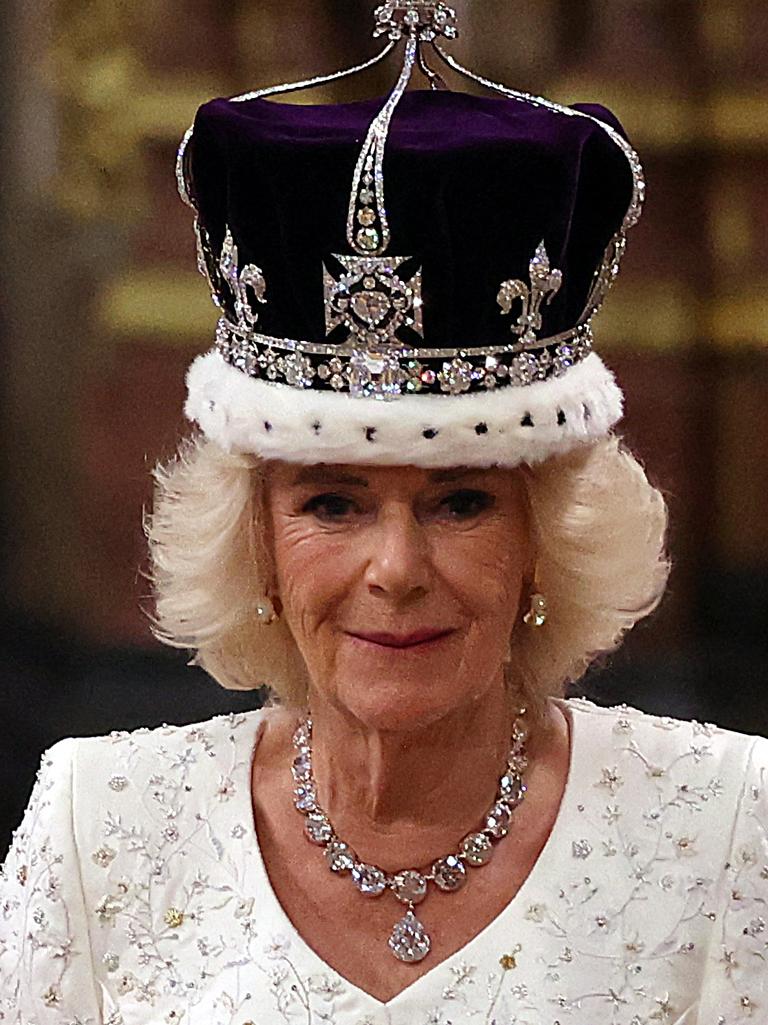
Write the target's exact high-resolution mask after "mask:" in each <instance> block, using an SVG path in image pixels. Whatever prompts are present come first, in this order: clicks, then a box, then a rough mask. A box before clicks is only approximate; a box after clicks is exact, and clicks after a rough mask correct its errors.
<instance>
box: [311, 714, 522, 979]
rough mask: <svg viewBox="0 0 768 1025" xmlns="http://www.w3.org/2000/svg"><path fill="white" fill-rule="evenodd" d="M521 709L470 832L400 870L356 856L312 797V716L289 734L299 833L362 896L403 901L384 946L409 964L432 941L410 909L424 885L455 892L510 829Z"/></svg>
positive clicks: (516, 799) (518, 796) (517, 791)
mask: <svg viewBox="0 0 768 1025" xmlns="http://www.w3.org/2000/svg"><path fill="white" fill-rule="evenodd" d="M524 714H525V709H524V708H522V709H520V711H519V713H518V717H517V718H516V719H515V721H514V723H513V726H512V742H511V746H510V750H509V755H508V758H507V767H506V769H505V771H504V775H503V776H502V777H501V779H500V780H499V786H498V789H497V791H496V798H495V800H494V803H493V805H492V806H491V808H490V809H489V811H488V813H487V814H486V815H485V817H484V819H483V825H482V826H481V827H480V829H479V830H478V831H477V832H475V833H469V834H468V835H467V836H465V837H464V839H463V840H462V841H461V843H460V844H459V847H458V850H457V851H455V852H454V853H452V854H448V855H446V856H445V857H443V858H438V859H437V860H436V861H434V862H433V863H432V865H431V867H430V868H429V869H428V870H426V871H419V870H417V869H413V868H408V869H403V870H402V871H400V872H395V873H389V872H384V871H383V870H382V869H380V868H378V867H377V866H376V865H371V864H367V863H366V862H362V861H359V860H358V857H357V855H356V854H355V852H354V851H353V850H352V848H351V847H350V846H349V844H347V843H345V842H344V841H343V840H341V839H340V838H339V837H338V836H337V835H336V832H335V830H334V828H333V826H332V825H331V822H330V820H329V818H328V816H327V815H326V814H325V812H324V811H323V809H322V808H321V807H320V805H319V804H318V801H317V784H316V782H315V778H314V776H313V775H312V720H311V719H310V718H309V717H307V718H304V719H302V721H301V722H300V723H299V725H298V727H297V728H296V731H295V733H294V735H293V746H294V748H295V750H296V755H295V757H294V759H293V764H292V766H291V773H292V775H293V781H294V786H293V803H294V804H295V806H296V809H297V810H298V811H300V812H301V813H302V815H304V816H305V822H304V833H305V835H306V836H307V838H308V839H309V840H311V841H312V843H314V844H317V845H318V846H319V847H323V848H324V854H325V859H326V861H327V863H328V867H329V869H330V870H331V872H336V873H339V874H341V873H345V872H350V873H351V875H352V880H353V881H354V883H355V884H356V886H357V888H358V890H360V892H361V893H362V894H364V895H365V896H366V897H380V896H381V895H382V893H384V891H385V890H391V891H392V892H393V893H394V895H395V897H397V899H398V900H399V901H400V902H401V903H402V904H405V905H406V906H407V911H406V912H405V915H404V916H403V917H402V918H401V919H400V920H399V921H398V922H396V923H395V925H394V928H393V929H392V933H391V935H390V937H389V944H388V945H389V949H390V950H391V951H392V953H393V954H394V956H395V957H396V958H398V959H399V960H400V961H405V962H406V963H414V962H416V961H421V960H422V959H423V958H425V957H426V956H427V954H428V953H429V950H430V947H431V946H432V942H431V940H430V938H429V935H428V933H427V931H426V929H425V928H424V925H423V924H422V923H421V922H420V921H419V919H418V918H417V917H416V914H415V912H414V910H413V909H414V907H415V905H416V904H420V903H421V901H423V900H424V898H425V897H426V896H427V886H428V884H429V883H434V884H435V886H437V887H438V889H440V890H442V891H443V892H444V893H455V892H456V891H457V890H460V889H461V887H462V886H463V885H464V884H465V882H466V881H467V866H468V865H469V866H470V867H472V868H479V867H480V866H482V865H486V864H487V863H488V862H489V861H490V859H491V856H492V855H493V851H494V847H493V843H494V841H495V840H500V839H501V838H502V837H504V836H506V835H507V833H508V832H509V827H510V822H511V819H512V812H513V811H514V809H515V808H516V807H517V806H518V805H519V804H520V802H521V801H522V800H523V798H524V796H525V792H526V789H527V788H526V786H525V783H524V782H523V773H524V772H525V770H526V767H527V765H528V760H527V758H526V756H525V741H526V737H527V731H526V729H525V727H524V725H523V723H522V722H521V717H522V716H523V715H524Z"/></svg>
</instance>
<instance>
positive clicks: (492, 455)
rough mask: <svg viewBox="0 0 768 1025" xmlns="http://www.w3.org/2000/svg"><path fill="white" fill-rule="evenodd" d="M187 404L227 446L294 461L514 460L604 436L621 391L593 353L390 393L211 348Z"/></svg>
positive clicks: (192, 378)
mask: <svg viewBox="0 0 768 1025" xmlns="http://www.w3.org/2000/svg"><path fill="white" fill-rule="evenodd" d="M187 388H188V396H187V401H186V403H185V406H184V412H185V414H186V416H187V418H188V419H189V420H193V421H196V422H197V423H198V424H199V425H200V428H201V429H202V431H203V433H204V434H205V435H206V436H207V437H209V438H211V439H212V440H213V441H215V442H217V443H218V444H219V445H220V446H221V447H222V448H224V449H226V450H227V451H232V452H249V453H253V454H256V455H259V456H261V457H263V458H264V459H282V460H285V461H287V462H294V463H358V464H378V465H414V466H423V467H429V468H434V467H442V466H507V467H512V466H516V465H517V464H519V463H528V464H533V463H538V462H541V461H542V460H544V459H546V458H547V457H548V456H551V455H554V454H556V453H561V452H565V451H567V450H568V449H571V448H574V447H575V446H576V445H578V444H580V443H582V442H585V441H589V440H592V439H595V438H600V437H604V436H605V435H606V434H608V432H609V431H610V430H611V428H612V427H613V426H614V425H615V424H616V422H617V421H618V420H619V419H620V417H621V414H622V406H623V400H622V394H621V390H620V389H619V386H618V385H617V384H616V381H615V379H614V377H613V374H612V373H611V372H610V371H609V370H608V369H607V368H606V366H605V364H604V363H603V362H602V360H601V359H600V357H599V356H598V355H597V354H596V353H591V354H590V355H589V356H587V358H586V359H585V360H584V361H583V362H581V363H578V364H576V366H574V367H572V368H571V369H570V370H569V371H568V372H567V373H566V374H564V375H563V376H562V377H557V378H550V379H549V380H548V381H539V382H536V383H535V384H531V385H528V386H526V387H516V386H514V385H509V386H506V387H502V388H499V389H497V390H496V391H492V392H487V393H469V394H465V395H404V396H401V397H399V398H397V399H393V400H391V401H389V402H385V401H381V400H377V399H371V398H367V399H365V398H364V399H360V398H353V397H352V396H350V395H349V394H346V393H341V394H337V393H335V392H330V391H314V390H311V389H306V390H302V389H299V388H294V387H292V386H290V385H284V384H273V383H271V382H268V381H262V380H259V379H257V378H253V377H249V376H248V375H247V374H245V373H244V372H243V371H241V370H238V369H237V368H235V367H233V366H231V365H230V364H228V363H227V362H226V361H225V360H224V359H223V358H222V356H221V355H220V354H219V353H218V352H217V351H216V350H215V349H214V350H211V351H210V352H208V353H206V354H204V355H202V356H198V357H197V359H196V360H195V361H194V362H193V363H192V365H191V366H190V368H189V370H188V371H187Z"/></svg>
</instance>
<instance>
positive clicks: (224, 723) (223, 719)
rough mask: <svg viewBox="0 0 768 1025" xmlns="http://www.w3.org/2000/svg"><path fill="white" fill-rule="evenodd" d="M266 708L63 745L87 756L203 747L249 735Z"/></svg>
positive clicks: (266, 712)
mask: <svg viewBox="0 0 768 1025" xmlns="http://www.w3.org/2000/svg"><path fill="white" fill-rule="evenodd" d="M269 711H270V710H269V709H266V708H259V709H254V710H252V711H248V712H230V713H227V714H224V715H215V716H212V717H211V718H210V719H205V720H202V721H200V722H194V723H182V724H173V723H163V724H162V725H160V726H139V727H137V728H136V729H132V730H112V731H111V732H110V733H104V734H101V735H100V736H95V737H76V738H68V740H67V741H60V743H67V742H69V741H74V743H76V744H77V748H78V754H79V755H80V756H82V755H83V754H85V756H86V757H87V756H88V755H91V756H99V755H106V754H107V753H108V752H109V753H110V755H109V756H110V757H111V752H113V751H114V750H115V749H118V750H119V749H121V748H125V747H126V746H127V747H131V748H142V749H146V750H153V749H154V750H160V749H164V750H168V749H170V748H172V747H182V746H184V745H185V744H189V743H191V742H196V743H200V744H202V745H203V746H204V747H206V746H209V745H212V744H216V743H221V742H223V741H225V740H227V739H228V738H230V737H232V736H237V735H242V734H246V733H248V734H250V733H251V731H252V729H253V728H254V727H256V726H257V725H258V724H259V723H260V722H261V720H262V719H264V718H265V717H266V716H267V715H268V714H269Z"/></svg>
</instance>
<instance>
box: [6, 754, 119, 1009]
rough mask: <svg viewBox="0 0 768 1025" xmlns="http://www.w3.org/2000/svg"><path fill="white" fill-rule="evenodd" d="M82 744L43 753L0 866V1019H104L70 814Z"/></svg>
mask: <svg viewBox="0 0 768 1025" xmlns="http://www.w3.org/2000/svg"><path fill="white" fill-rule="evenodd" d="M77 743H78V742H77V741H76V740H71V739H68V740H62V741H59V743H58V744H55V745H54V746H53V747H52V748H51V749H50V750H49V751H46V752H45V754H44V755H43V757H42V760H41V762H40V768H39V769H38V773H37V780H36V782H35V785H34V787H33V790H32V795H31V797H30V800H29V804H28V805H27V809H26V811H25V813H24V818H23V820H22V823H21V825H20V826H19V828H18V829H17V830H16V832H15V833H14V837H13V842H12V844H11V848H10V851H9V852H8V856H7V858H6V861H5V864H4V865H3V867H2V869H1V870H0V1022H2V1023H3V1025H6V1023H8V1025H28V1023H34V1025H64V1023H66V1025H70V1023H71V1025H75V1023H76V1025H102V1018H101V1014H100V1011H99V1009H98V1006H99V1001H98V1000H97V997H96V984H95V980H94V978H93V970H92V960H91V949H90V941H89V935H88V927H87V919H86V913H85V904H84V899H83V890H82V885H81V877H80V860H79V858H80V856H79V853H78V851H77V847H76V843H75V835H74V823H73V815H72V806H73V794H72V777H73V760H74V758H75V755H76V751H77Z"/></svg>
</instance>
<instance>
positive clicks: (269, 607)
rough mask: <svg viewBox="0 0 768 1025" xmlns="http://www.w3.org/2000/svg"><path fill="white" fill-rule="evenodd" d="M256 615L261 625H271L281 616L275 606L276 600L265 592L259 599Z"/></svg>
mask: <svg viewBox="0 0 768 1025" xmlns="http://www.w3.org/2000/svg"><path fill="white" fill-rule="evenodd" d="M256 616H257V618H258V620H259V624H260V625H261V626H271V625H272V623H276V622H277V620H278V619H279V618H280V615H279V613H278V612H277V610H276V608H275V605H274V602H273V601H272V599H271V598H270V597H269V595H268V594H265V595H264V596H263V597H262V598H260V599H259V602H258V604H257V606H256Z"/></svg>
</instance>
